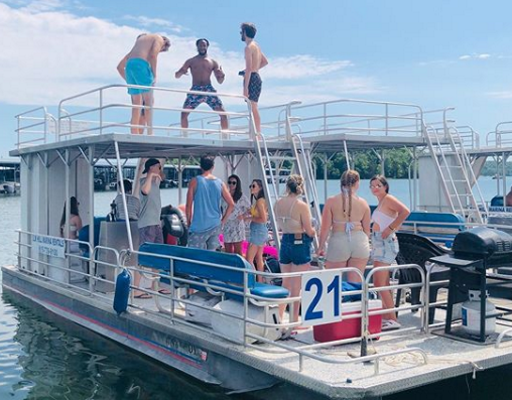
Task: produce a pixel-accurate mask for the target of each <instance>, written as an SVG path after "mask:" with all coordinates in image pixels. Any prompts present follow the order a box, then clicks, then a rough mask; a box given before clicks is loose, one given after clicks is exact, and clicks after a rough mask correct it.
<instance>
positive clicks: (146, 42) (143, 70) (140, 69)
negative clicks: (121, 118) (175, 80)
mask: <svg viewBox="0 0 512 400" xmlns="http://www.w3.org/2000/svg"><path fill="white" fill-rule="evenodd" d="M169 47H171V42H170V40H169V39H168V38H166V37H165V36H161V35H155V34H145V33H144V34H142V35H139V36H138V37H137V40H136V41H135V45H134V46H133V48H132V49H131V50H130V52H129V53H128V54H127V55H126V56H124V58H123V59H122V60H121V61H120V62H119V64H118V66H117V70H118V71H119V74H120V75H121V77H122V78H123V79H124V80H125V81H126V83H127V84H129V85H140V86H153V85H154V84H155V82H156V59H157V56H158V54H159V53H161V52H164V51H167V50H169ZM128 94H130V95H131V96H132V104H133V105H134V106H136V107H132V119H131V133H134V134H142V132H143V131H144V128H140V127H139V125H141V123H140V122H141V121H140V119H141V110H142V109H141V108H140V107H141V106H143V105H144V106H146V107H151V106H152V105H153V92H152V91H151V89H149V88H147V89H136V88H128ZM144 114H145V117H146V120H145V121H146V123H147V124H148V135H152V134H153V128H152V126H153V124H152V119H151V118H152V115H151V108H146V109H145V113H144Z"/></svg>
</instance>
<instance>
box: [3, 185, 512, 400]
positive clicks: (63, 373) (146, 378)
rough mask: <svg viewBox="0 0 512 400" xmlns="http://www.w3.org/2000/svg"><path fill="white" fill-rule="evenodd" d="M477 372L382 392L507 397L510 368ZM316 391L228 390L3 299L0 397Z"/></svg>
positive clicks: (15, 221)
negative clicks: (437, 382) (172, 369)
mask: <svg viewBox="0 0 512 400" xmlns="http://www.w3.org/2000/svg"><path fill="white" fill-rule="evenodd" d="M479 182H480V186H481V188H482V191H483V193H484V196H485V198H486V200H490V199H491V198H492V197H494V195H495V194H496V182H495V181H494V180H492V179H491V178H487V177H484V178H481V179H480V180H479ZM390 186H391V192H392V193H393V194H394V195H396V196H397V197H399V198H400V199H402V200H403V201H404V202H406V203H407V204H408V199H409V187H408V184H407V181H404V180H391V181H390ZM338 190H339V181H329V182H328V195H332V194H334V193H337V191H338ZM319 193H320V196H321V197H322V195H323V186H322V185H321V184H320V183H319ZM359 194H360V195H361V196H362V197H365V198H366V199H367V200H368V202H369V203H370V204H375V200H374V198H373V197H372V196H371V194H370V191H369V182H368V181H362V182H361V189H360V193H359ZM95 197H96V207H97V214H98V215H103V214H105V215H106V214H107V213H108V211H109V204H110V202H111V201H112V199H113V198H114V197H115V196H114V193H113V192H102V193H97V194H96V195H95ZM177 202H178V192H177V190H176V189H167V190H162V204H169V203H171V204H177ZM20 204H21V201H20V198H19V197H0V210H1V215H2V221H1V225H0V265H6V264H14V263H15V261H16V258H15V256H14V252H15V245H14V241H15V240H16V234H15V229H17V228H19V226H20V213H21V210H20ZM100 210H101V212H100ZM0 279H1V276H0ZM0 291H1V289H0ZM477 377H478V379H477V380H472V379H471V377H469V376H466V377H460V378H454V379H450V380H447V381H445V382H443V383H440V384H433V385H430V386H427V387H422V388H418V389H414V390H412V391H409V392H405V393H399V394H397V395H393V396H388V397H387V398H388V399H396V400H398V399H400V400H402V399H404V400H405V399H411V398H415V399H416V400H421V399H431V398H436V400H442V399H447V400H448V399H449V400H453V399H473V400H480V399H481V400H483V399H485V400H492V399H503V400H504V399H508V398H510V392H511V384H510V383H509V382H511V381H512V368H511V367H503V368H498V369H494V370H490V371H484V372H479V373H478V374H477ZM509 379H510V381H509ZM316 398H319V397H318V396H313V395H312V394H310V393H305V392H304V391H301V390H298V389H296V388H294V387H291V386H289V385H286V384H284V385H280V386H278V387H276V388H272V389H268V390H264V391H260V392H257V393H253V394H250V395H249V394H245V395H237V396H227V395H226V394H224V393H223V392H222V390H220V389H219V388H216V387H214V386H211V385H204V384H202V383H200V382H198V381H196V380H194V379H191V378H189V377H187V376H185V375H183V374H181V373H179V372H175V371H171V370H170V369H169V368H166V367H163V366H161V365H159V364H157V363H155V362H153V361H150V360H148V359H146V358H144V357H140V356H138V355H137V354H136V353H133V352H131V351H129V350H127V349H125V348H123V347H122V346H119V345H117V344H115V343H113V342H111V341H108V340H105V339H103V338H101V337H100V336H98V335H95V334H93V333H90V332H88V331H86V330H84V329H82V328H80V327H78V326H76V325H74V324H70V323H66V322H64V321H62V320H60V319H56V318H55V317H53V316H51V315H49V314H48V313H43V312H41V311H37V312H36V311H33V310H31V309H30V307H29V306H28V305H26V304H23V303H20V302H19V301H17V300H14V299H11V298H10V297H9V296H8V295H6V294H2V296H1V298H0V400H4V399H15V400H21V399H34V400H35V399H41V400H43V399H44V400H46V399H48V400H49V399H56V400H60V399H69V400H81V399H84V400H85V399H91V400H92V399H98V400H99V399H101V400H103V399H104V400H111V399H119V400H124V399H128V400H131V399H134V400H135V399H137V400H138V399H147V400H149V399H151V400H159V399H179V400H188V399H191V400H192V399H198V400H201V399H215V400H221V399H279V400H292V399H293V400H300V399H316Z"/></svg>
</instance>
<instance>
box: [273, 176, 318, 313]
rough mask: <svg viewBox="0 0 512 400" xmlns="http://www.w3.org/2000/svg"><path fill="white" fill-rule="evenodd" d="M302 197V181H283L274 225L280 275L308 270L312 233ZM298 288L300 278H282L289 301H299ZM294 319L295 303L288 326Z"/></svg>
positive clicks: (280, 309)
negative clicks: (277, 235) (277, 234)
mask: <svg viewBox="0 0 512 400" xmlns="http://www.w3.org/2000/svg"><path fill="white" fill-rule="evenodd" d="M303 193H304V180H303V179H302V177H301V176H300V175H290V176H289V178H288V180H287V181H286V196H285V197H282V198H280V199H279V200H278V201H277V202H276V205H275V214H276V219H277V224H278V226H279V230H280V231H281V232H282V234H283V236H282V238H281V247H280V250H279V264H280V265H281V272H283V273H289V272H302V271H307V270H309V269H310V267H311V265H310V262H311V243H312V241H313V238H314V237H315V229H314V228H313V225H312V223H311V211H310V210H309V206H308V205H307V204H306V203H305V202H304V201H302V200H301V199H300V196H301V195H302V194H303ZM301 286H302V285H301V279H300V277H290V278H283V287H285V288H286V289H288V290H289V291H290V297H299V296H300V290H301ZM285 308H286V305H285V304H282V305H280V306H279V312H280V316H281V319H282V318H283V314H284V311H285ZM290 311H291V310H290ZM298 319H299V303H298V302H296V303H295V304H294V305H293V315H290V322H296V321H298Z"/></svg>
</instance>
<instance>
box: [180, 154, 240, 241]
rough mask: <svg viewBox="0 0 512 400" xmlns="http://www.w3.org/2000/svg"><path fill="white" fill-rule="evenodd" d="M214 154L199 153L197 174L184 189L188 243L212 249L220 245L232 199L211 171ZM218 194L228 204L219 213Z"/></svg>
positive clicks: (232, 203)
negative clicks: (222, 230) (185, 190)
mask: <svg viewBox="0 0 512 400" xmlns="http://www.w3.org/2000/svg"><path fill="white" fill-rule="evenodd" d="M214 165H215V164H214V157H212V156H203V157H201V161H200V166H201V171H202V173H201V175H198V176H196V177H195V178H193V179H192V180H191V181H190V183H189V186H188V192H187V221H188V223H189V239H188V245H189V247H196V248H198V249H207V250H216V249H217V248H219V247H220V241H219V235H220V233H221V229H222V225H223V224H224V222H225V221H226V219H227V218H228V217H229V214H231V212H232V211H233V208H234V207H235V203H234V202H233V198H232V197H231V195H230V194H229V190H228V188H227V186H226V184H225V183H223V182H222V181H221V180H220V179H219V178H217V177H216V176H214V175H213V174H212V170H213V167H214ZM221 198H223V199H224V201H225V202H226V204H227V205H228V207H227V209H226V212H225V213H224V215H222V210H221Z"/></svg>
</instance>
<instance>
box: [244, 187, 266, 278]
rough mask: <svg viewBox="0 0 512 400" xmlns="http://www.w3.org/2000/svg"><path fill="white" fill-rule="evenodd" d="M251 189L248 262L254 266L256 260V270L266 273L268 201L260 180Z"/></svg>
mask: <svg viewBox="0 0 512 400" xmlns="http://www.w3.org/2000/svg"><path fill="white" fill-rule="evenodd" d="M249 188H250V189H251V204H252V206H251V209H250V213H251V214H250V217H249V218H250V221H251V225H250V236H249V248H248V249H247V255H246V258H247V261H248V262H249V263H250V264H251V265H252V264H253V263H254V261H255V260H256V269H257V270H258V271H261V272H263V271H264V264H263V247H264V246H265V244H266V243H267V241H268V229H267V218H268V210H267V201H266V200H265V194H264V193H263V183H262V182H261V180H260V179H254V180H253V181H252V183H251V185H250V186H249ZM257 278H258V282H261V280H262V279H261V277H260V276H258V277H257Z"/></svg>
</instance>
